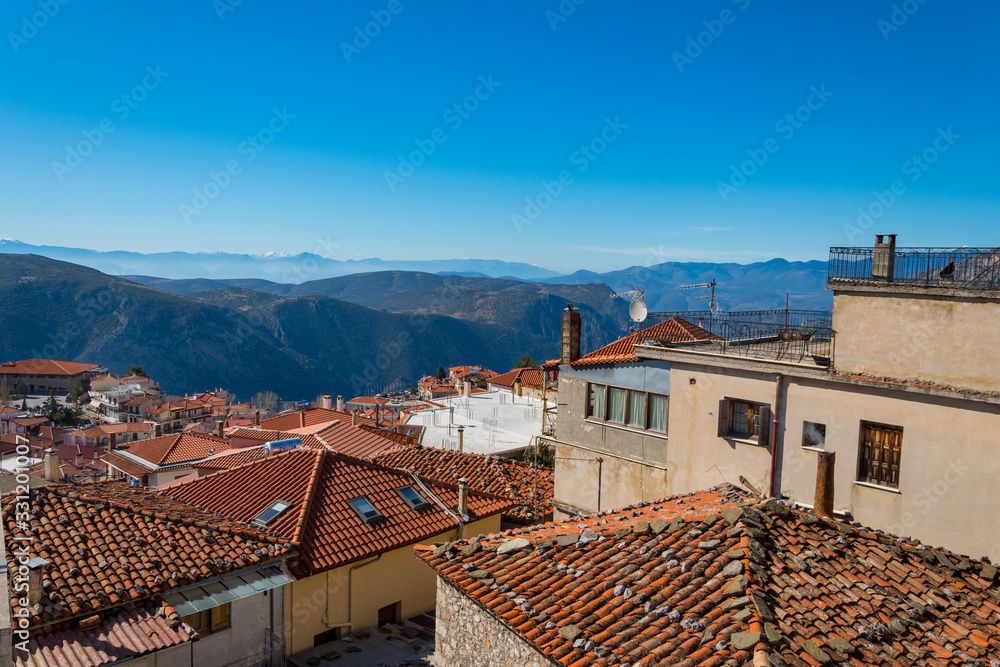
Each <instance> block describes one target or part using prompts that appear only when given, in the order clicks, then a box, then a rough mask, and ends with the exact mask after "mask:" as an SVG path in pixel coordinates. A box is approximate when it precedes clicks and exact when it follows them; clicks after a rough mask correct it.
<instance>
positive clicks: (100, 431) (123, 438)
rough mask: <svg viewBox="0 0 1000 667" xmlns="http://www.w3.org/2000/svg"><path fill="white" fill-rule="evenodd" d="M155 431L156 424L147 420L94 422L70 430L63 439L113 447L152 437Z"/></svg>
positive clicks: (82, 443) (78, 443) (71, 442)
mask: <svg viewBox="0 0 1000 667" xmlns="http://www.w3.org/2000/svg"><path fill="white" fill-rule="evenodd" d="M155 431H156V426H155V425H154V424H150V423H147V422H133V423H125V424H121V423H119V424H95V425H94V426H88V427H87V428H82V429H76V430H74V431H70V432H69V433H67V434H66V435H65V436H64V438H63V441H64V442H67V443H69V444H73V445H80V446H88V447H104V448H106V449H114V448H115V446H117V445H124V444H126V443H129V442H137V441H139V440H146V439H149V438H152V437H153V436H154V435H155Z"/></svg>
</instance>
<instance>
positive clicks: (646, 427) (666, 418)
mask: <svg viewBox="0 0 1000 667" xmlns="http://www.w3.org/2000/svg"><path fill="white" fill-rule="evenodd" d="M613 389H617V390H620V391H623V392H625V416H624V421H616V420H614V419H612V418H611V405H610V400H611V390H613ZM595 390H596V391H601V392H603V397H604V415H603V416H597V415H595V414H594V410H593V401H592V400H591V398H592V397H593V395H594V391H595ZM635 394H642V395H643V397H644V399H643V400H644V402H645V405H644V406H643V410H642V425H641V426H637V425H635V424H632V423H630V419H631V415H632V400H633V396H634V395H635ZM586 396H587V399H586V415H587V416H586V419H588V420H591V421H595V422H599V423H601V424H604V425H607V426H613V427H615V428H624V429H627V430H629V431H635V432H638V431H643V432H646V433H648V434H650V435H654V436H657V437H665V436H666V435H667V432H668V431H669V427H670V394H663V393H660V392H654V391H648V390H646V389H629V388H627V387H618V386H615V385H609V384H605V383H603V382H588V383H587V391H586ZM654 396H657V397H661V398H663V400H664V401H665V402H666V410H665V412H664V415H663V430H662V431H661V430H659V429H654V428H652V426H651V424H650V420H651V417H652V413H651V410H652V403H653V399H652V397H654Z"/></svg>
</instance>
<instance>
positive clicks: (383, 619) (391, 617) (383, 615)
mask: <svg viewBox="0 0 1000 667" xmlns="http://www.w3.org/2000/svg"><path fill="white" fill-rule="evenodd" d="M399 607H400V603H399V602H393V603H392V604H390V605H386V606H384V607H382V608H381V609H379V610H378V626H379V627H380V628H381V627H382V626H383V625H388V624H389V623H399Z"/></svg>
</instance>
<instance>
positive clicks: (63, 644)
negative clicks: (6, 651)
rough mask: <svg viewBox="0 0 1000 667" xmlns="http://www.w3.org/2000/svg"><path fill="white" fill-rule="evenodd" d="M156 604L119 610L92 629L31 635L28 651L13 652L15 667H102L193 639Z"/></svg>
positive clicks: (192, 634) (185, 628)
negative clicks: (165, 616) (155, 605)
mask: <svg viewBox="0 0 1000 667" xmlns="http://www.w3.org/2000/svg"><path fill="white" fill-rule="evenodd" d="M159 609H160V608H159V607H149V608H145V609H133V610H130V611H122V612H119V613H118V614H115V615H114V616H109V617H107V618H105V619H104V622H103V623H101V625H100V626H99V627H96V628H94V629H93V630H63V631H55V632H48V633H45V634H41V635H37V636H35V637H32V638H31V639H30V640H29V642H28V652H27V653H24V652H23V651H18V650H15V651H14V665H15V666H16V667H101V665H108V664H111V663H114V662H118V661H119V660H125V659H128V658H136V657H139V656H142V655H146V654H147V653H152V652H154V651H159V650H161V649H165V648H170V647H171V646H177V645H179V644H184V643H186V642H189V641H192V640H193V639H194V638H195V637H196V636H197V635H196V634H195V632H194V631H193V630H191V629H190V628H188V626H186V625H185V624H183V623H179V624H177V627H176V628H171V627H170V624H169V623H168V621H167V619H166V618H164V617H163V615H161V614H160V613H159Z"/></svg>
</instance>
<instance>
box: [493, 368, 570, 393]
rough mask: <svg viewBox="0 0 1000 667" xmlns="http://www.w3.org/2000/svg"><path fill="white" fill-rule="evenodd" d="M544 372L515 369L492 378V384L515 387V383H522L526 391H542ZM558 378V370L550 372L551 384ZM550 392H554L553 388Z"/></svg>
mask: <svg viewBox="0 0 1000 667" xmlns="http://www.w3.org/2000/svg"><path fill="white" fill-rule="evenodd" d="M542 370H543V369H541V368H515V369H514V370H510V371H507V372H506V373H503V374H501V375H497V376H495V377H493V378H491V379H490V384H491V385H497V386H499V387H513V386H514V383H515V382H520V383H521V386H522V387H524V388H525V389H539V390H541V388H542ZM558 377H559V375H558V369H557V370H554V371H552V370H550V371H549V383H550V384H551V383H552V382H553V380H555V379H557V378H558ZM549 390H550V391H553V389H552V388H551V387H550V389H549Z"/></svg>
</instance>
